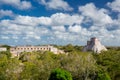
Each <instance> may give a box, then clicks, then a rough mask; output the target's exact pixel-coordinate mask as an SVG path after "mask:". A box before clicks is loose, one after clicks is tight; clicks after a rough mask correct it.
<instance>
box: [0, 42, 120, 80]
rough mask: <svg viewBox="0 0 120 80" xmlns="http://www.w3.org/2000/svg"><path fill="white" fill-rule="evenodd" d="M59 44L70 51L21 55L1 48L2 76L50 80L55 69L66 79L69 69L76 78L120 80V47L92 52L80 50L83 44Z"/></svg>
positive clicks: (2, 78) (11, 79) (0, 78)
mask: <svg viewBox="0 0 120 80" xmlns="http://www.w3.org/2000/svg"><path fill="white" fill-rule="evenodd" d="M57 47H59V48H60V49H63V50H65V51H66V52H67V53H68V54H53V53H52V52H49V51H37V52H23V53H21V54H20V56H19V59H18V58H11V54H10V52H9V51H6V52H0V80H48V79H49V78H50V75H52V73H53V72H55V71H56V75H59V77H62V78H63V79H64V78H66V77H63V76H65V75H66V74H67V73H66V72H69V74H71V75H72V79H73V80H120V50H119V48H115V49H114V48H110V49H109V50H108V51H106V52H104V51H103V52H101V53H100V54H92V53H90V52H87V53H85V52H81V49H82V47H81V46H73V45H71V44H69V45H67V46H57ZM56 68H57V70H56ZM58 73H60V74H61V75H60V74H58ZM67 80H70V79H67Z"/></svg>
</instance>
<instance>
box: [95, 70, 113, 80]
mask: <svg viewBox="0 0 120 80" xmlns="http://www.w3.org/2000/svg"><path fill="white" fill-rule="evenodd" d="M96 80H111V79H110V76H109V75H108V73H107V72H105V71H102V70H100V71H99V72H98V73H97V79H96Z"/></svg>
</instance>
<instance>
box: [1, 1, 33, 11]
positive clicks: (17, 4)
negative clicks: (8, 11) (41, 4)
mask: <svg viewBox="0 0 120 80" xmlns="http://www.w3.org/2000/svg"><path fill="white" fill-rule="evenodd" d="M0 3H1V4H7V5H11V6H14V7H15V8H18V9H21V10H24V9H30V8H31V7H32V5H31V3H30V2H29V1H26V0H23V1H21V0H0Z"/></svg>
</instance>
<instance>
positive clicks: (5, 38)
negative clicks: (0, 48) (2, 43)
mask: <svg viewBox="0 0 120 80" xmlns="http://www.w3.org/2000/svg"><path fill="white" fill-rule="evenodd" d="M0 37H1V39H4V40H8V39H9V37H8V36H0Z"/></svg>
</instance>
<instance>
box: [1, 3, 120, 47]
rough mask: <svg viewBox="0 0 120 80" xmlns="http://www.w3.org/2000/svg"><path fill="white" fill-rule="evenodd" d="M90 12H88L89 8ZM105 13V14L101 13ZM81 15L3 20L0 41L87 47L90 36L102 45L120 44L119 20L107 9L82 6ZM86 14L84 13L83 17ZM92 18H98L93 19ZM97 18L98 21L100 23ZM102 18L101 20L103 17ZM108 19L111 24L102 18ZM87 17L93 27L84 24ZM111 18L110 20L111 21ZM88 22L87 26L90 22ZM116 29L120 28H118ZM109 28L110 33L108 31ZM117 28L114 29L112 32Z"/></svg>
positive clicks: (60, 14) (57, 14)
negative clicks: (113, 17) (97, 39)
mask: <svg viewBox="0 0 120 80" xmlns="http://www.w3.org/2000/svg"><path fill="white" fill-rule="evenodd" d="M86 6H89V7H90V6H92V7H90V12H91V13H87V11H86V10H87V7H86ZM102 10H103V11H102ZM80 12H81V13H82V15H81V14H73V15H69V14H64V13H55V14H52V15H51V16H50V17H44V16H42V17H31V16H22V15H17V16H16V17H15V18H14V19H12V20H9V19H8V20H1V21H0V35H2V36H0V39H2V40H5V41H6V40H12V41H16V40H17V41H18V42H19V43H27V42H28V43H29V42H31V43H36V44H39V43H45V44H50V43H54V44H57V43H59V44H66V43H74V44H82V45H85V43H86V41H87V40H88V39H89V38H90V37H94V36H96V37H98V38H99V39H100V40H101V41H102V43H103V44H105V45H110V44H109V43H114V42H117V43H114V44H112V45H119V44H120V42H119V41H120V38H119V35H120V23H119V22H120V17H119V16H118V18H117V19H112V18H110V16H109V15H108V13H107V12H106V10H105V9H98V8H96V7H95V6H94V7H93V4H89V5H85V6H82V7H80ZM83 13H84V14H83ZM93 15H96V17H95V16H93ZM98 16H100V17H99V20H98ZM101 16H102V17H101ZM105 16H108V17H109V18H110V20H112V21H110V22H109V20H108V21H105V22H103V21H102V20H101V19H102V18H105V20H106V17H105ZM86 17H88V18H91V20H93V24H91V25H90V26H89V28H88V27H85V26H84V25H82V23H84V19H86ZM109 18H108V19H109ZM88 22H89V21H86V22H85V23H88ZM116 26H117V27H116ZM108 28H110V29H111V30H109V29H108ZM113 28H115V29H113ZM6 36H7V37H8V38H7V37H6Z"/></svg>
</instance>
